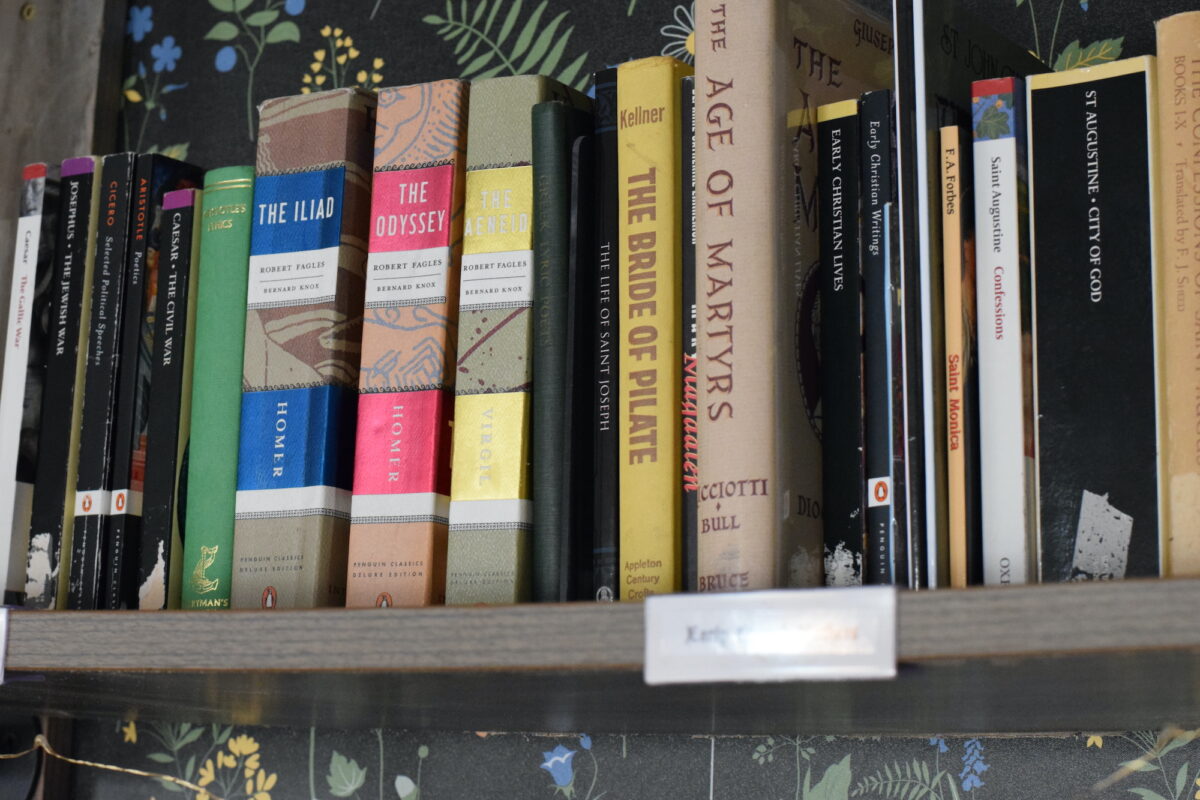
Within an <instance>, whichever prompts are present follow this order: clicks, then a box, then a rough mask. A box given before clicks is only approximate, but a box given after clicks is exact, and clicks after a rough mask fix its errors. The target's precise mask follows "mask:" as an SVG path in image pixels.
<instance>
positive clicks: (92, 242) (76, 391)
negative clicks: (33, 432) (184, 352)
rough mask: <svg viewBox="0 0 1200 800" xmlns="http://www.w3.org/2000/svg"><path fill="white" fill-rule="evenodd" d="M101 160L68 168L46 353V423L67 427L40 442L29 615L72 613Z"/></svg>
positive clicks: (48, 432) (87, 159) (82, 160)
mask: <svg viewBox="0 0 1200 800" xmlns="http://www.w3.org/2000/svg"><path fill="white" fill-rule="evenodd" d="M99 172H100V159H98V158H96V157H94V156H81V157H78V158H69V159H67V160H66V161H63V162H62V167H61V169H60V171H59V174H60V180H61V198H62V205H61V211H60V213H61V221H60V223H59V225H58V231H57V234H56V240H55V255H54V285H53V290H52V291H53V293H54V294H53V299H52V305H51V311H50V314H51V321H50V337H51V343H52V344H51V346H49V347H48V348H47V350H46V382H45V391H44V392H43V394H42V411H41V414H42V418H43V419H55V420H62V421H63V423H64V424H62V425H49V426H46V427H45V429H44V431H43V433H42V434H41V436H39V438H38V456H39V457H38V461H37V473H36V477H35V479H34V486H33V507H32V511H31V514H30V523H29V530H28V536H29V554H28V559H27V561H26V565H25V606H26V608H45V609H54V608H64V607H65V606H66V600H67V584H66V578H67V569H66V565H67V564H69V563H70V559H71V535H72V533H73V530H74V525H75V478H76V472H77V469H78V466H79V435H80V428H81V418H82V414H83V375H84V366H85V364H86V362H87V353H86V348H87V337H88V331H89V329H90V325H91V309H92V303H91V286H92V266H93V264H94V263H95V253H96V224H97V219H98V218H99V206H100V179H99Z"/></svg>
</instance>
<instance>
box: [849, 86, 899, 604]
mask: <svg viewBox="0 0 1200 800" xmlns="http://www.w3.org/2000/svg"><path fill="white" fill-rule="evenodd" d="M859 116H860V125H861V128H860V138H859V142H860V147H861V156H860V164H861V180H862V183H861V203H862V231H861V240H862V272H863V287H864V288H863V350H864V354H863V374H864V419H865V427H864V436H865V452H864V461H865V470H866V503H867V508H866V527H867V552H866V559H865V570H864V576H863V577H864V581H865V582H866V583H878V584H896V583H904V582H906V574H907V573H906V570H907V565H906V564H899V563H897V552H896V550H897V539H898V538H899V533H900V531H899V530H898V529H897V527H898V526H897V523H898V522H899V518H898V517H897V515H896V513H895V508H896V502H895V499H896V497H897V495H898V491H897V486H896V480H895V477H896V476H895V474H894V469H895V464H894V461H895V456H896V453H895V439H894V437H893V430H894V427H895V422H896V415H895V413H894V412H895V408H894V403H893V396H892V380H891V372H892V348H891V339H892V330H891V326H890V324H889V323H890V322H891V301H892V297H891V269H890V265H889V263H888V258H887V256H888V253H887V252H885V244H886V242H885V239H886V238H887V237H888V230H887V227H886V225H885V219H884V207H885V206H886V205H887V204H888V203H889V202H891V201H892V198H893V197H894V195H895V177H894V175H895V166H894V164H895V154H894V149H893V142H892V135H891V131H892V129H893V117H892V93H891V91H889V90H886V89H883V90H880V91H877V92H868V93H867V94H864V95H863V97H862V103H861V110H860V112H859Z"/></svg>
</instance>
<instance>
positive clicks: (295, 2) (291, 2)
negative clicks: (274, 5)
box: [283, 0, 305, 17]
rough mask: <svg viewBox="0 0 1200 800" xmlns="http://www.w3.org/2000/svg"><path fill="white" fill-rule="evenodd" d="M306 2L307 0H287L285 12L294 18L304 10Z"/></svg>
mask: <svg viewBox="0 0 1200 800" xmlns="http://www.w3.org/2000/svg"><path fill="white" fill-rule="evenodd" d="M304 2H305V0H287V2H286V3H284V4H283V10H284V11H286V12H287V13H289V14H291V15H292V16H293V17H294V16H296V15H297V14H299V13H300V12H301V11H303V10H304Z"/></svg>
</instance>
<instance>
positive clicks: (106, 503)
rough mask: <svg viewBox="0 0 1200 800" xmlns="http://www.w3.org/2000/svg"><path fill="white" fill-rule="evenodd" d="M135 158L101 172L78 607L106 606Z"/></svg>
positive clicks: (72, 594)
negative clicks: (106, 562)
mask: <svg viewBox="0 0 1200 800" xmlns="http://www.w3.org/2000/svg"><path fill="white" fill-rule="evenodd" d="M135 161H136V156H134V155H133V154H132V153H121V154H117V155H111V156H105V158H104V161H103V166H102V167H101V175H100V182H101V195H100V217H99V220H98V225H97V230H96V256H95V258H96V264H95V268H94V269H93V272H92V285H91V312H92V313H91V320H90V323H91V330H90V332H89V334H88V337H87V356H86V358H87V369H86V373H85V376H84V385H83V393H84V394H83V415H82V423H81V431H80V440H79V467H78V471H77V476H76V481H75V518H74V528H73V533H72V541H71V565H70V571H69V577H68V586H67V606H68V607H69V608H73V609H79V608H86V609H94V608H100V607H102V606H101V603H102V593H101V590H102V587H103V557H104V553H105V543H104V533H105V518H106V517H107V515H108V512H109V509H110V507H111V504H110V499H111V496H112V489H113V479H112V450H113V440H114V431H113V424H114V414H115V407H116V403H117V399H118V398H117V396H116V389H117V372H118V368H119V364H120V360H119V359H120V353H119V350H118V348H119V345H120V341H121V336H120V334H121V325H122V311H123V309H124V307H125V271H126V262H125V256H126V252H127V250H128V248H129V225H130V217H131V212H132V202H133V168H134V164H135Z"/></svg>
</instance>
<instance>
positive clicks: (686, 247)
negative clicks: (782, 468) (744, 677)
mask: <svg viewBox="0 0 1200 800" xmlns="http://www.w3.org/2000/svg"><path fill="white" fill-rule="evenodd" d="M682 101H683V102H682V103H681V106H680V107H681V108H682V110H683V116H682V120H681V130H680V144H681V148H680V153H681V155H682V164H681V167H682V168H681V170H680V175H681V176H682V178H683V180H682V184H683V205H682V209H683V214H682V219H683V232H682V237H681V238H680V241H682V242H683V279H682V281H680V286H682V287H683V316H682V321H683V330H682V331H680V333H681V336H680V341H681V342H683V409H682V424H683V436H682V439H681V441H682V442H683V461H682V463H683V475H682V480H683V485H682V487H683V488H682V490H683V506H682V511H683V514H682V521H683V588H684V591H688V592H695V591H698V590H699V586H698V585H697V575H698V567H699V562H698V560H697V559H698V552H699V551H698V546H699V545H698V542H697V540H696V536H697V531H698V525H697V517H696V491H697V490H698V489H699V488H700V484H699V471H698V469H697V458H698V447H699V440H698V439H697V438H696V437H697V428H696V397H697V395H696V389H697V387H696V79H695V77H694V76H692V75H688V76H686V77H684V78H683V80H682Z"/></svg>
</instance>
